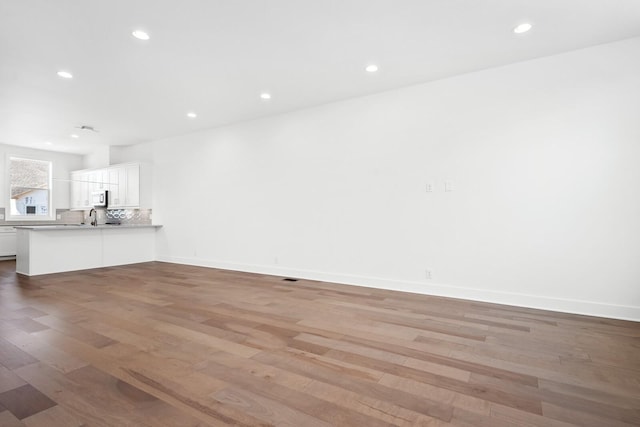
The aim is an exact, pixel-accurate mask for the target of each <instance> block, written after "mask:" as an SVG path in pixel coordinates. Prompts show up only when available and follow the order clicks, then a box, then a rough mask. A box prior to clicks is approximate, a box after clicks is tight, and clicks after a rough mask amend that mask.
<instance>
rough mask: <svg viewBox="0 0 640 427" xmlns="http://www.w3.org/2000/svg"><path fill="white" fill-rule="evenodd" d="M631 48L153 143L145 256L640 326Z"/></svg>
mask: <svg viewBox="0 0 640 427" xmlns="http://www.w3.org/2000/svg"><path fill="white" fill-rule="evenodd" d="M637 52H640V39H632V40H628V41H624V42H619V43H614V44H610V45H602V46H598V47H594V48H590V49H586V50H581V51H575V52H572V53H567V54H563V55H558V56H553V57H548V58H543V59H538V60H533V61H528V62H523V63H518V64H515V65H510V66H506V67H502V68H497V69H490V70H485V71H481V72H476V73H472V74H467V75H463V76H458V77H455V78H450V79H446V80H441V81H437V82H432V83H428V84H424V85H419V86H413V87H408V88H404V89H401V90H397V91H390V92H386V93H382V94H377V95H374V96H369V97H363V98H357V99H352V100H348V101H344V102H339V103H334V104H329V105H325V106H321V107H317V108H313V109H307V110H303V111H297V112H293V113H289V114H285V115H279V116H274V117H270V118H266V119H262V120H257V121H253V122H247V123H243V124H238V125H233V126H228V127H224V128H219V129H215V130H210V131H206V132H200V133H195V134H190V135H186V136H183V137H177V138H172V139H168V140H163V141H158V142H155V143H154V144H152V147H153V148H152V149H153V151H154V161H155V185H154V191H155V203H154V222H156V223H161V224H164V228H163V229H162V231H161V233H160V238H159V247H158V253H159V256H160V259H161V260H165V261H174V262H182V263H188V264H198V265H206V266H215V267H222V268H232V269H238V270H245V271H256V272H264V273H273V274H280V275H283V276H288V275H290V276H296V277H305V278H312V279H323V280H331V281H337V282H343V283H353V284H361V285H368V286H377V287H386V288H390V289H400V290H407V291H413V292H420V293H427V294H438V295H448V296H455V297H461V298H469V299H476V300H486V301H494V302H501V303H509V304H516V305H523V306H531V307H541V308H547V309H552V310H560V311H569V312H578V313H588V314H594V315H603V316H610V317H619V318H633V319H640V286H639V285H640V262H639V260H640V190H639V187H638V185H639V184H640V166H639V165H638V161H639V160H640V116H639V112H640V77H639V76H640V57H639V56H638V55H637ZM274 102H277V96H276V97H274ZM446 180H450V181H451V182H453V186H454V187H453V191H452V192H445V191H444V182H445V181H446ZM428 182H433V183H434V184H435V191H434V192H433V193H427V192H426V191H425V185H426V183H428ZM426 269H430V270H431V271H432V279H431V280H427V279H426V272H425V270H426Z"/></svg>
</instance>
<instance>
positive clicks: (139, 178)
mask: <svg viewBox="0 0 640 427" xmlns="http://www.w3.org/2000/svg"><path fill="white" fill-rule="evenodd" d="M143 169H144V170H145V171H146V174H145V175H142V174H141V170H143ZM143 181H144V182H145V185H146V187H144V188H145V190H144V191H141V188H140V187H141V185H142V183H143ZM150 181H151V180H150V176H149V173H148V169H146V165H145V167H144V168H143V166H142V165H140V164H139V163H126V164H122V165H113V166H109V167H108V168H104V169H92V170H82V171H75V172H72V173H71V200H72V206H71V207H72V208H73V209H90V208H91V207H92V206H91V193H92V192H94V191H99V190H108V191H109V208H113V209H125V208H130V209H136V208H140V207H146V208H148V207H149V206H150V204H151V203H150V200H151V194H150V184H151V182H150ZM142 196H144V203H142V200H141V197H142Z"/></svg>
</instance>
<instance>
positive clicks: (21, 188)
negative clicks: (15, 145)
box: [8, 157, 53, 220]
mask: <svg viewBox="0 0 640 427" xmlns="http://www.w3.org/2000/svg"><path fill="white" fill-rule="evenodd" d="M8 169H9V218H10V219H14V220H16V219H17V220H25V219H26V220H29V219H38V220H44V219H53V213H52V212H51V211H52V210H53V209H52V204H51V193H52V192H51V183H52V165H51V162H48V161H45V160H33V159H23V158H19V157H10V158H9V168H8Z"/></svg>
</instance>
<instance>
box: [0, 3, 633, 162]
mask: <svg viewBox="0 0 640 427" xmlns="http://www.w3.org/2000/svg"><path fill="white" fill-rule="evenodd" d="M524 21H528V22H531V23H532V24H533V25H534V27H533V29H532V30H531V31H530V32H528V33H526V34H521V35H516V34H514V33H513V31H512V29H513V28H514V27H515V26H516V25H517V24H519V23H521V22H524ZM134 29H144V30H146V31H147V32H148V33H149V34H150V36H151V39H150V40H149V41H146V42H144V41H140V40H137V39H135V38H133V37H132V36H131V32H132V31H133V30H134ZM635 36H640V1H638V0H226V1H223V0H180V1H178V0H172V1H170V0H108V1H105V0H55V1H52V0H0V143H4V144H11V145H23V146H29V147H34V148H41V149H48V150H60V151H68V152H73V153H79V154H86V153H88V152H91V151H92V150H93V149H94V148H95V147H96V146H99V145H128V144H135V143H140V142H145V141H150V140H154V139H159V138H163V137H168V136H174V135H179V134H184V133H188V132H192V131H195V130H199V129H205V128H211V127H215V126H220V125H223V124H228V123H233V122H238V121H243V120H249V119H253V118H257V117H262V116H266V115H272V114H277V113H281V112H286V111H291V110H295V109H300V108H305V107H309V106H313V105H318V104H323V103H326V102H331V101H336V100H340V99H345V98H349V97H354V96H360V95H366V94H370V93H375V92H380V91H384V90H388V89H392V88H397V87H401V86H406V85H411V84H415V83H420V82H425V81H430V80H434V79H439V78H443V77H446V76H451V75H456V74H460V73H465V72H469V71H474V70H479V69H483V68H488V67H495V66H500V65H504V64H508V63H513V62H517V61H523V60H527V59H531V58H536V57H541V56H547V55H552V54H556V53H560V52H565V51H568V50H573V49H579V48H583V47H587V46H592V45H596V44H600V43H607V42H612V41H616V40H621V39H625V38H630V37H635ZM370 63H375V64H378V65H379V67H380V71H379V72H378V73H375V74H371V73H367V72H365V71H364V68H365V66H366V65H368V64H370ZM59 70H67V71H70V72H71V73H73V75H74V78H73V79H71V80H65V79H62V78H60V77H58V76H57V75H56V72H57V71H59ZM264 91H268V92H270V93H271V94H272V96H273V98H272V99H271V100H269V101H264V100H261V99H260V97H259V95H260V93H261V92H264ZM188 111H195V112H196V113H197V114H198V117H197V118H196V119H189V118H187V117H186V113H187V112H188ZM80 125H90V126H93V127H95V128H96V129H98V130H99V131H100V132H99V133H97V134H92V133H91V132H89V131H81V130H78V129H74V127H75V126H80ZM72 133H76V134H78V135H79V136H80V138H79V139H72V138H70V136H69V135H70V134H72ZM45 141H48V142H50V143H51V144H52V145H45Z"/></svg>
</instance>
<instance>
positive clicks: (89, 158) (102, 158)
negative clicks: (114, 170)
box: [82, 145, 111, 169]
mask: <svg viewBox="0 0 640 427" xmlns="http://www.w3.org/2000/svg"><path fill="white" fill-rule="evenodd" d="M110 153H111V148H110V147H109V146H108V145H100V146H96V147H94V148H93V151H92V152H91V153H89V154H86V155H85V156H84V157H83V158H82V168H83V169H101V168H106V167H107V166H109V165H110V164H111V162H110V159H109V156H110Z"/></svg>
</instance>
